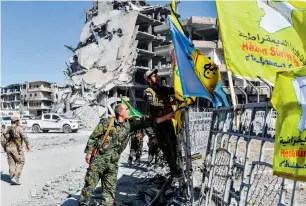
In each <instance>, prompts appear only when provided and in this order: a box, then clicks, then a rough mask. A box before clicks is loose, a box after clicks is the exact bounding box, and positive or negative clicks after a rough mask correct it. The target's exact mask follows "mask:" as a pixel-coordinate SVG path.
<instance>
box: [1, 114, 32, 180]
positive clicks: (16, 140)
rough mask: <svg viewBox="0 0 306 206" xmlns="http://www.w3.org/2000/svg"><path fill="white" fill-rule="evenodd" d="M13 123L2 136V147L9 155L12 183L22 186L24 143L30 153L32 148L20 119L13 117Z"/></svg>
mask: <svg viewBox="0 0 306 206" xmlns="http://www.w3.org/2000/svg"><path fill="white" fill-rule="evenodd" d="M11 121H12V125H11V126H9V127H7V128H6V129H5V130H4V132H3V133H2V135H1V145H2V147H3V149H4V151H5V152H6V155H7V161H8V165H9V174H10V177H11V182H12V184H17V185H20V182H19V178H20V175H21V171H22V168H23V165H24V162H25V158H24V153H23V151H22V145H23V142H24V143H25V145H26V149H27V150H28V151H30V146H29V140H28V137H27V135H26V133H25V132H24V131H23V129H22V128H21V127H20V126H19V119H18V117H15V116H13V117H12V120H11Z"/></svg>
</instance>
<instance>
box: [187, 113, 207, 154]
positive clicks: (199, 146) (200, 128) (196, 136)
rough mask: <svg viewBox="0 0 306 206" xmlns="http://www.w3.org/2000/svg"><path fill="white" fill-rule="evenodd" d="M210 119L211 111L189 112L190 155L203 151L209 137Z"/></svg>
mask: <svg viewBox="0 0 306 206" xmlns="http://www.w3.org/2000/svg"><path fill="white" fill-rule="evenodd" d="M211 119H212V112H211V111H204V112H194V111H189V130H190V140H191V154H192V155H193V154H196V153H199V152H203V151H204V149H205V147H206V145H207V140H208V136H209V130H210V125H211Z"/></svg>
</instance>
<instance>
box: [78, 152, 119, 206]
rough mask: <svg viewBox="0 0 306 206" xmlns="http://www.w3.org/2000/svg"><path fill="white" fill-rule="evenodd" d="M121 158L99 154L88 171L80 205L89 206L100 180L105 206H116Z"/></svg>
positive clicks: (115, 155)
mask: <svg viewBox="0 0 306 206" xmlns="http://www.w3.org/2000/svg"><path fill="white" fill-rule="evenodd" d="M119 158H120V156H119V155H117V154H114V155H110V154H105V155H100V154H97V156H96V158H95V160H94V161H93V162H92V163H91V164H90V165H89V167H88V169H87V173H86V176H85V185H84V187H83V189H82V192H81V197H80V201H79V203H80V204H79V205H88V203H89V202H90V198H91V196H92V193H93V191H94V189H95V188H96V186H97V184H98V183H99V181H100V180H101V191H102V204H103V206H112V205H114V200H115V191H116V181H117V173H118V161H119Z"/></svg>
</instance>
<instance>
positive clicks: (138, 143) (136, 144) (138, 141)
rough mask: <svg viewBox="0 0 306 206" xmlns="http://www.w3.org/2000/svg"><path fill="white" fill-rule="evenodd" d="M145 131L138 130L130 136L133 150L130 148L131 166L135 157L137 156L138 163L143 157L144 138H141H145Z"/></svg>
mask: <svg viewBox="0 0 306 206" xmlns="http://www.w3.org/2000/svg"><path fill="white" fill-rule="evenodd" d="M143 135H144V131H143V130H142V129H141V130H137V131H134V132H132V133H131V134H130V138H131V148H130V156H129V164H131V163H132V160H133V158H134V156H136V162H139V160H140V157H141V155H142V147H143V138H140V137H139V136H143Z"/></svg>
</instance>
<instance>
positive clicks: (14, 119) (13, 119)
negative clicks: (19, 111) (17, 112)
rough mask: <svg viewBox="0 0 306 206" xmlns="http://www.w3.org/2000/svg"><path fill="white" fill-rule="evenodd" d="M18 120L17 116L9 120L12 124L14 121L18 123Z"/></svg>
mask: <svg viewBox="0 0 306 206" xmlns="http://www.w3.org/2000/svg"><path fill="white" fill-rule="evenodd" d="M18 120H19V118H18V117H17V116H12V118H11V121H12V122H16V121H18Z"/></svg>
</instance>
